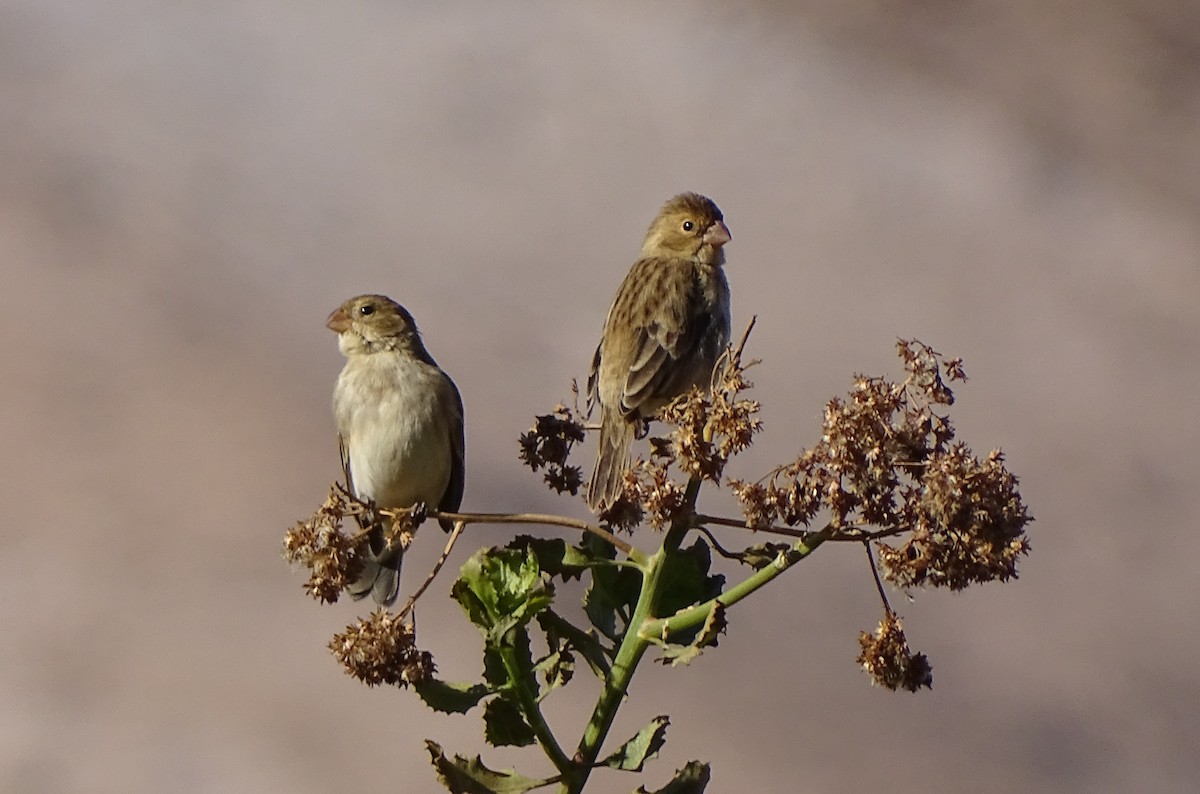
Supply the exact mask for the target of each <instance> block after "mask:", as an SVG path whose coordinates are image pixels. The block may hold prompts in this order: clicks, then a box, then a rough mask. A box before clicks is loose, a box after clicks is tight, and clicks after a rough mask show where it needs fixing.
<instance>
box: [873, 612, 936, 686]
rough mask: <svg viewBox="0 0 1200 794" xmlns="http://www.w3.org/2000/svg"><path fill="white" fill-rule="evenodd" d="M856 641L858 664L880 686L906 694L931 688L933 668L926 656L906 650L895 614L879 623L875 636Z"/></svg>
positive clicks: (901, 628)
mask: <svg viewBox="0 0 1200 794" xmlns="http://www.w3.org/2000/svg"><path fill="white" fill-rule="evenodd" d="M858 642H859V644H860V645H861V646H862V652H861V653H860V654H859V655H858V659H857V661H858V663H859V664H861V665H862V666H863V669H864V670H866V672H867V675H869V676H871V680H872V681H873V682H874V683H876V684H878V685H879V686H884V687H887V688H888V689H892V690H896V689H907V690H908V691H909V692H916V691H917V690H918V689H920V688H921V687H932V686H933V668H932V667H930V666H929V660H928V659H926V658H925V654H923V653H913V652H912V651H910V650H909V649H908V640H906V639H905V637H904V627H903V626H901V625H900V618H899V617H897V616H896V615H895V614H894V613H891V612H889V613H888V614H887V615H886V616H885V617H884V619H883V620H881V621H879V627H878V628H876V629H875V633H874V634H870V633H868V632H865V631H864V632H862V634H861V635H860V636H859V638H858Z"/></svg>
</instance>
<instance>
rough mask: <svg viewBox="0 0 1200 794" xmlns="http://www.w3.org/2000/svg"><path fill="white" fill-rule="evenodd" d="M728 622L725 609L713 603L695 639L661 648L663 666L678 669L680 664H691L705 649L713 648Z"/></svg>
mask: <svg viewBox="0 0 1200 794" xmlns="http://www.w3.org/2000/svg"><path fill="white" fill-rule="evenodd" d="M727 625H728V621H727V620H726V618H725V607H724V606H722V605H721V604H720V603H716V602H714V603H713V605H712V609H710V610H709V611H708V617H707V618H705V619H704V625H703V626H701V627H700V630H699V631H698V632H697V633H696V637H695V639H694V640H692V642H690V643H688V644H687V645H681V644H675V643H671V644H669V645H667V646H666V647H665V648H663V655H662V658H661V659H660V660H659V661H661V662H662V663H663V664H669V665H671V666H672V667H678V666H679V665H681V664H691V663H692V661H693V660H694V659H695V658H696V657H697V656H699V655H700V654H701V652H702V651H703V650H704V649H705V648H710V647H711V648H715V647H716V646H717V639H718V637H719V636H720V635H721V634H722V633H723V632H724V631H725V628H726V626H727Z"/></svg>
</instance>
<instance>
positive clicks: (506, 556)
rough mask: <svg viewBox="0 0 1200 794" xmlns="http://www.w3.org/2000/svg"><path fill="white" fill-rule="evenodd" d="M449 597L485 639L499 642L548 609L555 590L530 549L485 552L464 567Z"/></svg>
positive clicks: (474, 556)
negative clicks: (509, 632)
mask: <svg viewBox="0 0 1200 794" xmlns="http://www.w3.org/2000/svg"><path fill="white" fill-rule="evenodd" d="M451 594H452V595H453V596H454V598H455V599H456V600H457V601H458V603H459V605H461V606H462V608H463V611H464V612H466V613H467V617H468V618H469V619H470V621H471V622H472V623H474V624H475V625H476V626H477V627H479V630H480V631H481V632H483V635H484V637H486V638H487V639H488V640H490V641H492V642H496V643H499V642H500V640H501V638H502V637H503V636H504V635H505V634H506V633H507V632H508V631H509V630H511V629H513V628H515V627H517V626H523V625H525V624H526V623H528V622H529V621H530V620H532V619H533V618H534V616H535V615H536V614H537V613H538V612H540V611H541V610H543V609H545V608H546V607H548V606H550V604H551V602H552V601H553V600H554V589H553V587H551V585H550V579H549V576H547V575H546V574H545V573H543V572H542V570H541V569H540V568H539V567H538V561H537V556H536V555H535V554H534V553H533V552H532V551H529V550H520V549H484V550H481V551H478V552H476V553H475V554H474V555H473V556H472V557H471V559H469V560H467V561H466V563H464V564H463V567H462V570H461V572H460V575H459V578H458V580H457V581H456V582H455V583H454V586H453V588H452V589H451Z"/></svg>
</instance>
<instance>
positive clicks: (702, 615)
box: [641, 527, 832, 641]
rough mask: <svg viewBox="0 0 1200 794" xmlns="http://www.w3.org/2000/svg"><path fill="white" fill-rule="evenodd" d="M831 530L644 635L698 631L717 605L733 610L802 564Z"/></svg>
mask: <svg viewBox="0 0 1200 794" xmlns="http://www.w3.org/2000/svg"><path fill="white" fill-rule="evenodd" d="M831 534H832V530H831V528H829V527H826V528H825V529H822V530H820V531H819V532H809V533H808V537H807V538H806V539H804V540H799V541H796V543H795V544H794V545H793V546H792V548H791V549H789V550H788V551H785V552H780V554H779V556H778V557H776V558H775V561H774V562H772V563H771V564H770V565H768V566H766V567H765V568H763V569H761V570H759V571H755V572H754V573H753V574H752V575H750V576H748V577H746V578H745V579H744V580H742V581H741V582H739V583H737V584H736V585H734V586H733V587H730V588H729V589H728V590H726V591H725V592H723V593H721V595H719V596H717V597H716V598H713V599H710V600H708V601H705V602H704V603H702V604H697V605H696V606H694V607H691V608H689V609H686V610H684V611H683V612H679V613H676V614H674V615H672V616H671V617H669V618H653V619H650V620H648V621H646V622H644V623H643V624H642V627H641V634H642V636H643V637H645V638H646V639H647V640H648V641H649V640H661V639H665V638H666V637H667V636H669V635H670V634H672V633H674V632H677V631H682V630H684V629H690V628H695V627H697V626H699V625H701V624H703V623H704V621H705V620H707V619H708V615H709V613H710V612H711V611H712V608H713V606H714V605H715V604H718V603H719V604H721V605H722V606H732V605H733V604H736V603H737V602H738V601H741V600H742V599H743V598H745V597H746V596H748V595H750V594H751V593H753V592H754V591H755V590H758V589H759V588H761V587H763V586H764V585H766V584H767V582H770V581H771V580H772V579H774V578H775V577H776V576H779V575H780V574H781V573H783V572H784V571H786V570H787V569H788V568H791V567H792V566H793V565H795V564H796V563H798V562H800V560H803V559H804V558H805V557H807V556H808V555H810V554H812V553H813V552H814V551H816V550H817V547H819V546H820V545H821V544H822V543H824V542H825V541H826V540H829V536H830V535H831Z"/></svg>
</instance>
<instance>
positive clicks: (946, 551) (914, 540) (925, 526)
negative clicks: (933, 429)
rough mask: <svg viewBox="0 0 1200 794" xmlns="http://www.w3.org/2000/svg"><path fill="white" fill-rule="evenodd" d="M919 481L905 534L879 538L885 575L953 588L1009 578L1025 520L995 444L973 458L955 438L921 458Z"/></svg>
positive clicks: (1022, 545)
mask: <svg viewBox="0 0 1200 794" xmlns="http://www.w3.org/2000/svg"><path fill="white" fill-rule="evenodd" d="M925 481H926V483H927V484H926V487H925V488H923V489H922V491H921V493H920V495H919V496H918V498H917V499H916V504H915V505H913V507H914V509H913V511H912V512H913V516H914V525H913V529H912V534H911V535H910V536H909V537H908V538H907V539H906V542H905V543H904V544H903V545H902V546H900V547H899V548H893V547H892V546H890V545H888V544H887V543H882V542H881V543H880V544H879V548H878V551H879V560H880V563H881V564H882V566H883V570H884V575H885V576H886V577H887V579H888V581H890V582H892V584H894V585H896V586H897V587H913V586H918V585H931V586H933V587H949V588H950V589H951V590H961V589H963V588H964V587H966V586H967V585H970V584H972V583H973V582H988V581H991V580H994V579H998V580H999V581H1002V582H1003V581H1006V580H1008V579H1010V578H1013V577H1015V576H1016V575H1017V560H1018V559H1019V558H1020V557H1021V555H1023V554H1028V553H1029V540H1028V538H1026V537H1025V533H1024V528H1025V525H1026V524H1028V523H1029V522H1030V521H1031V520H1032V519H1030V518H1029V516H1028V514H1027V512H1026V509H1025V505H1024V503H1023V502H1022V501H1021V495H1020V493H1018V492H1017V478H1016V477H1015V476H1013V474H1012V473H1011V472H1009V471H1008V470H1007V469H1006V468H1005V467H1004V456H1003V455H1002V454H1001V453H1000V452H999V450H996V451H993V452H992V453H991V454H990V455H988V457H987V459H986V460H984V461H982V462H981V461H979V460H978V459H977V458H975V457H973V456H972V455H971V454H970V450H969V449H967V447H966V446H965V445H962V444H955V445H954V446H953V447H951V449H950V450H949V451H948V452H947V453H946V454H945V455H939V456H937V457H935V458H933V459H931V460H930V461H929V464H928V466H927V467H926V469H925Z"/></svg>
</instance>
